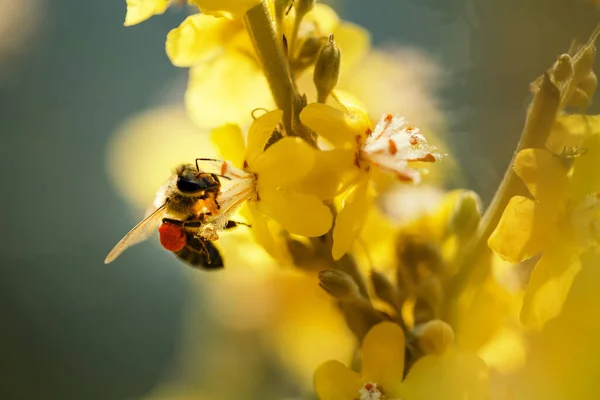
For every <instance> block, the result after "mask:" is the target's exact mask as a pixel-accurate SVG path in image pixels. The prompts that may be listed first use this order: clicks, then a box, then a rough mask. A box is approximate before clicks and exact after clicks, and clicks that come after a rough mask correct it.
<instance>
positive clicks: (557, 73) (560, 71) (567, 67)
mask: <svg viewBox="0 0 600 400" xmlns="http://www.w3.org/2000/svg"><path fill="white" fill-rule="evenodd" d="M552 76H553V77H554V80H555V81H556V82H565V81H567V80H568V79H571V77H572V76H573V59H572V58H571V56H570V55H568V54H561V55H560V56H559V57H558V60H556V63H555V64H554V66H553V67H552Z"/></svg>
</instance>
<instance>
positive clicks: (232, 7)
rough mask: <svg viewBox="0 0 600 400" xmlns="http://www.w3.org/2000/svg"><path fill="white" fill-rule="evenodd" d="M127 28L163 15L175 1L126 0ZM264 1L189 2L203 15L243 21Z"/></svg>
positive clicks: (208, 0) (213, 0)
mask: <svg viewBox="0 0 600 400" xmlns="http://www.w3.org/2000/svg"><path fill="white" fill-rule="evenodd" d="M126 1H127V14H126V15H125V26H131V25H137V24H139V23H140V22H144V21H145V20H147V19H148V18H150V17H152V16H154V15H159V14H163V13H164V12H165V10H166V9H167V8H168V7H169V6H170V5H171V4H172V3H173V2H174V0H126ZM261 1H262V0H189V3H190V4H193V5H195V6H196V7H198V9H200V11H201V12H202V13H203V14H206V15H212V16H215V17H224V18H227V19H241V18H242V17H243V16H244V14H246V12H247V11H248V10H249V9H251V8H252V7H254V6H256V5H257V4H259V3H260V2H261Z"/></svg>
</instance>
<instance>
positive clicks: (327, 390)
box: [314, 360, 363, 400]
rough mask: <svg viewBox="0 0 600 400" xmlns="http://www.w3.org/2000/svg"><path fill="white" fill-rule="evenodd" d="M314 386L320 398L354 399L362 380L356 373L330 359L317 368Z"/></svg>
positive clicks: (332, 399)
mask: <svg viewBox="0 0 600 400" xmlns="http://www.w3.org/2000/svg"><path fill="white" fill-rule="evenodd" d="M314 386H315V392H317V396H319V399H320V400H355V399H357V398H358V397H359V390H360V389H361V388H362V386H363V381H362V378H361V377H360V375H359V374H358V373H356V372H354V371H352V370H351V369H349V368H348V367H346V366H345V365H344V364H342V363H341V362H339V361H334V360H332V361H327V362H326V363H324V364H322V365H321V366H320V367H319V368H317V370H316V371H315V378H314Z"/></svg>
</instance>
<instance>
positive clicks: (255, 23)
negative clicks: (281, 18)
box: [244, 1, 314, 143]
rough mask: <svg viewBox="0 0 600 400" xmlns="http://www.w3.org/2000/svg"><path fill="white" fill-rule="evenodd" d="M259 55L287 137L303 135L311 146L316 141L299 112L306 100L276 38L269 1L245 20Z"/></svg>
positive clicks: (258, 7)
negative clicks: (302, 122) (281, 114)
mask: <svg viewBox="0 0 600 400" xmlns="http://www.w3.org/2000/svg"><path fill="white" fill-rule="evenodd" d="M244 24H245V25H246V30H247V31H248V33H249V34H250V38H251V39H252V43H253V44H254V49H255V50H256V54H257V55H258V58H259V59H260V62H261V64H262V66H263V70H264V73H265V76H266V77H267V81H268V82H269V87H270V88H271V93H272V94H273V98H274V99H275V104H277V107H278V108H279V109H281V110H283V125H284V127H285V130H286V132H287V134H288V135H295V136H301V137H302V138H304V139H305V140H307V141H308V142H309V143H312V142H313V141H314V140H313V138H312V137H311V135H310V133H309V132H308V131H307V130H306V129H303V127H302V125H301V123H300V117H299V115H300V111H302V108H304V105H305V100H304V97H303V96H300V95H299V94H298V92H297V90H296V89H295V85H294V82H293V81H292V77H291V74H290V69H289V63H288V60H287V59H286V57H285V55H284V53H283V48H282V45H281V41H280V40H279V38H278V37H277V33H276V31H275V27H274V23H273V19H272V17H271V13H270V11H269V6H268V3H267V2H266V1H263V2H261V3H260V4H259V5H257V6H255V7H253V8H251V9H250V10H249V11H248V12H247V13H246V16H245V17H244Z"/></svg>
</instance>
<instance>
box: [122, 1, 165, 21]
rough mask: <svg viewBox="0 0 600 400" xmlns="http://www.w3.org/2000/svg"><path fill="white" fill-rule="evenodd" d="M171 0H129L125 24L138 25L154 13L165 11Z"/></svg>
mask: <svg viewBox="0 0 600 400" xmlns="http://www.w3.org/2000/svg"><path fill="white" fill-rule="evenodd" d="M169 4H171V1H170V0H127V14H126V15H125V26H131V25H137V24H139V23H140V22H143V21H145V20H147V19H148V18H150V17H151V16H153V15H159V14H162V13H164V12H165V10H166V9H167V7H169Z"/></svg>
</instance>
